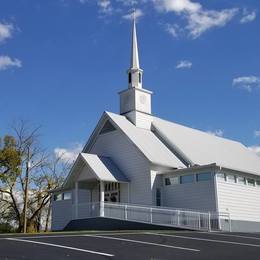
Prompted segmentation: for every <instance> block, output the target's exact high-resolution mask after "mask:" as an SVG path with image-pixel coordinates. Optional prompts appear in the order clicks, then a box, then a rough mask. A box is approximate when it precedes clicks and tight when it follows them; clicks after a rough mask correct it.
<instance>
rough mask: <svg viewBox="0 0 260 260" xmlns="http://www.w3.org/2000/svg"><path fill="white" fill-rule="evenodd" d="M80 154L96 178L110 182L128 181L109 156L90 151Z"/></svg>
mask: <svg viewBox="0 0 260 260" xmlns="http://www.w3.org/2000/svg"><path fill="white" fill-rule="evenodd" d="M80 155H81V156H82V157H83V159H84V161H85V164H86V165H87V166H89V167H90V168H91V170H92V171H93V172H94V173H95V175H96V177H97V179H99V180H102V181H110V182H128V179H127V178H126V177H125V176H124V174H123V173H122V172H121V171H120V170H119V169H118V167H117V166H116V165H115V164H114V162H113V161H112V160H111V159H110V158H109V157H104V156H98V155H96V154H90V153H80Z"/></svg>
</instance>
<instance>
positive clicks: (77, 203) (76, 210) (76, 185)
mask: <svg viewBox="0 0 260 260" xmlns="http://www.w3.org/2000/svg"><path fill="white" fill-rule="evenodd" d="M78 217H79V183H78V182H77V181H76V182H75V218H76V219H77V218H78Z"/></svg>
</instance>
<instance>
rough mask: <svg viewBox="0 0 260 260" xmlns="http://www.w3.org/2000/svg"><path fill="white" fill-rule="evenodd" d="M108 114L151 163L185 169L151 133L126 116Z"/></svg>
mask: <svg viewBox="0 0 260 260" xmlns="http://www.w3.org/2000/svg"><path fill="white" fill-rule="evenodd" d="M106 114H107V115H108V116H109V118H110V119H111V120H112V121H113V122H114V123H115V125H116V126H118V127H119V128H120V129H121V130H122V131H123V132H124V133H125V134H126V135H127V136H128V138H129V139H130V140H131V141H132V142H133V143H134V144H135V145H136V146H137V147H138V149H139V150H140V151H141V152H142V153H143V154H144V155H145V156H146V158H147V159H148V160H149V161H150V162H152V163H154V164H157V165H162V166H166V167H171V168H184V167H185V165H184V164H183V163H182V162H181V161H180V160H179V159H178V158H177V157H176V156H175V155H174V154H173V153H172V152H171V151H170V150H169V149H168V148H167V147H166V146H165V145H164V144H163V143H162V142H161V141H160V140H159V139H158V138H157V137H156V136H155V135H154V134H153V133H152V132H151V131H149V130H146V129H142V128H138V127H136V126H135V125H133V124H132V123H131V122H130V121H129V120H128V119H127V118H126V117H125V116H122V115H118V114H114V113H110V112H106Z"/></svg>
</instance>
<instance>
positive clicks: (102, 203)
mask: <svg viewBox="0 0 260 260" xmlns="http://www.w3.org/2000/svg"><path fill="white" fill-rule="evenodd" d="M104 186H105V185H104V182H103V181H100V217H104V200H105V189H104Z"/></svg>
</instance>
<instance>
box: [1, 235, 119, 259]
mask: <svg viewBox="0 0 260 260" xmlns="http://www.w3.org/2000/svg"><path fill="white" fill-rule="evenodd" d="M6 240H11V241H18V242H26V243H33V244H39V245H45V246H52V247H59V248H64V249H69V250H74V251H80V252H84V253H90V254H96V255H103V256H111V257H112V256H114V255H111V254H107V253H102V252H97V251H92V250H86V249H82V248H77V247H70V246H63V245H57V244H51V243H45V242H39V241H33V240H26V239H17V238H6Z"/></svg>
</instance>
